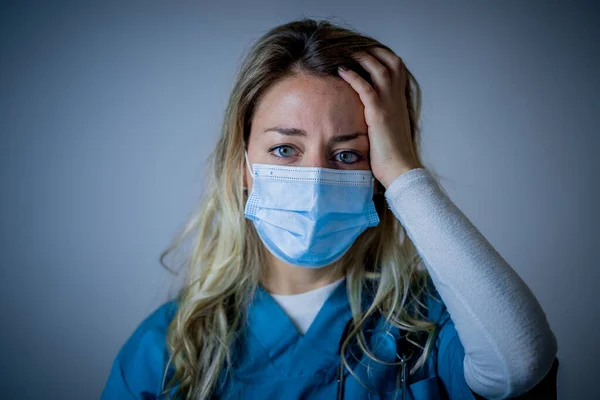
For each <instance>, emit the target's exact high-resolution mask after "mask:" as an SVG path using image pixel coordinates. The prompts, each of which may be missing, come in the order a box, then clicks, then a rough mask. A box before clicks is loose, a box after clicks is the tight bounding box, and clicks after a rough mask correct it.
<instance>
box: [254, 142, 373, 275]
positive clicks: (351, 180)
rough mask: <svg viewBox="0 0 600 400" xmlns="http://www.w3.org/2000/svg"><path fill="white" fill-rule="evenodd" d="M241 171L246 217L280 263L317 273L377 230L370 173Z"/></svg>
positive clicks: (260, 168) (256, 168)
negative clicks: (245, 181) (249, 180)
mask: <svg viewBox="0 0 600 400" xmlns="http://www.w3.org/2000/svg"><path fill="white" fill-rule="evenodd" d="M246 165H247V166H248V170H249V171H250V174H251V175H252V177H253V184H252V191H251V192H250V194H249V196H248V201H247V203H246V209H245V212H244V214H245V216H246V218H248V219H249V220H251V221H252V222H253V223H254V226H255V228H256V230H257V232H258V235H259V236H260V238H261V240H262V242H263V243H264V244H265V246H266V248H267V249H268V250H269V251H270V252H271V253H273V255H275V256H276V257H278V258H279V259H281V260H283V261H285V262H287V263H290V264H293V265H298V266H302V267H307V268H320V267H324V266H326V265H329V264H331V263H332V262H334V261H337V260H338V259H340V258H341V257H342V256H343V255H344V254H345V253H346V252H347V251H348V249H349V248H350V246H351V245H352V243H354V241H355V240H356V238H357V237H358V236H359V235H360V234H361V233H363V232H364V231H365V230H366V229H367V228H369V227H372V226H376V225H377V224H379V216H378V215H377V211H376V210H375V204H374V203H373V187H374V178H373V173H372V172H371V171H358V170H338V169H329V168H319V167H291V166H280V165H267V164H253V168H252V169H251V168H250V163H249V161H248V155H247V154H246Z"/></svg>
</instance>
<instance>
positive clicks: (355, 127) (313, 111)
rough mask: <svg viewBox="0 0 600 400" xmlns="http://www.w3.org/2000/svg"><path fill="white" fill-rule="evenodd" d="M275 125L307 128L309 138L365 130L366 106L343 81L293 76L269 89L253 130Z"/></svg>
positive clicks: (260, 104) (257, 112) (258, 111)
mask: <svg viewBox="0 0 600 400" xmlns="http://www.w3.org/2000/svg"><path fill="white" fill-rule="evenodd" d="M273 126H281V127H294V128H299V129H304V130H306V131H307V133H308V135H314V134H317V135H318V134H323V135H334V134H340V133H348V132H355V131H363V130H364V131H366V123H365V120H364V106H363V104H362V102H361V100H360V97H359V96H358V94H357V93H356V92H355V91H354V89H352V87H351V86H350V85H349V84H348V83H347V82H345V81H343V80H342V79H341V78H336V77H316V76H314V75H308V74H298V75H293V76H289V77H286V78H283V79H281V80H279V81H277V82H276V83H274V84H273V85H272V86H271V87H269V88H268V89H267V90H266V91H265V93H264V94H263V96H262V98H261V99H260V101H259V104H258V106H257V108H256V110H255V113H254V116H253V119H252V131H258V130H260V131H261V132H262V130H264V129H266V128H270V127H273Z"/></svg>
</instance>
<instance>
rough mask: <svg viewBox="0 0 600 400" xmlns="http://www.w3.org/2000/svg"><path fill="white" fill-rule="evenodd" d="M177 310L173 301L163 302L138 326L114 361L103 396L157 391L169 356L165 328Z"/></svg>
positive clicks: (127, 396)
mask: <svg viewBox="0 0 600 400" xmlns="http://www.w3.org/2000/svg"><path fill="white" fill-rule="evenodd" d="M176 311H177V303H176V301H175V300H173V301H170V302H167V303H164V304H163V305H161V306H160V307H158V308H157V309H156V310H154V311H153V312H152V313H151V314H150V315H149V316H147V317H146V318H145V319H144V320H143V321H142V322H141V323H140V324H139V325H138V326H137V328H136V329H135V331H134V332H133V334H132V335H131V336H130V337H129V338H128V339H127V341H126V342H125V344H124V345H123V346H122V347H121V349H120V350H119V352H118V354H117V356H116V358H115V360H114V362H113V365H112V369H111V371H110V375H109V378H108V382H107V383H106V387H105V388H104V392H103V394H102V398H103V399H109V398H139V397H143V396H144V395H148V394H152V395H156V394H158V393H159V392H160V390H161V384H162V379H163V373H164V368H165V366H166V364H167V362H168V359H169V353H168V349H167V342H166V338H167V331H168V328H169V325H170V324H171V320H172V319H173V317H174V315H175V313H176Z"/></svg>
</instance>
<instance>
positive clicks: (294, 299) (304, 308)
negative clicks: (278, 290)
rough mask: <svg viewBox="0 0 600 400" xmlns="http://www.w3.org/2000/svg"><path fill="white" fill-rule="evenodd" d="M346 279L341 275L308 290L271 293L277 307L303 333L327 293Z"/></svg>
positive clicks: (321, 305)
mask: <svg viewBox="0 0 600 400" xmlns="http://www.w3.org/2000/svg"><path fill="white" fill-rule="evenodd" d="M344 279H346V278H345V277H342V278H340V279H338V280H337V281H335V282H332V283H330V284H328V285H326V286H323V287H320V288H317V289H313V290H309V291H308V292H304V293H299V294H271V297H273V299H275V301H276V302H277V304H279V307H281V308H282V309H283V311H285V313H286V314H287V315H288V317H290V319H291V320H292V322H293V323H294V325H295V326H296V328H297V329H298V332H300V334H301V335H304V334H305V333H306V331H307V330H308V328H309V327H310V325H311V324H312V322H313V321H314V320H315V317H316V316H317V314H318V313H319V311H320V310H321V307H323V304H325V301H326V300H327V298H328V297H329V295H330V294H331V293H332V292H333V291H334V290H335V288H337V287H338V285H339V284H340V283H342V281H344Z"/></svg>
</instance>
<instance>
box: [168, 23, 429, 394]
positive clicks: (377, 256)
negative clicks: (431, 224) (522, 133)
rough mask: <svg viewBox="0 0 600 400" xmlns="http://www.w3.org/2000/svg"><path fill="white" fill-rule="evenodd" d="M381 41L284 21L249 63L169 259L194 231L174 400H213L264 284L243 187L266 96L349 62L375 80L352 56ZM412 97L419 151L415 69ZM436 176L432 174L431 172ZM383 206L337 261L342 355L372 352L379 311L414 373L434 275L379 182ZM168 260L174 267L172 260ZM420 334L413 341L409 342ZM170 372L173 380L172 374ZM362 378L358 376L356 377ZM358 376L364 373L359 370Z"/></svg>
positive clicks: (262, 252) (425, 339)
mask: <svg viewBox="0 0 600 400" xmlns="http://www.w3.org/2000/svg"><path fill="white" fill-rule="evenodd" d="M373 47H383V48H385V49H388V50H390V51H392V50H391V49H390V48H389V47H387V46H385V45H383V44H381V43H380V42H378V41H377V40H375V39H373V38H371V37H369V36H365V35H363V34H360V33H358V32H356V31H354V30H352V29H350V28H346V27H343V26H340V25H339V24H334V23H332V22H330V21H327V20H320V21H317V20H313V19H306V18H305V19H301V20H295V21H292V22H289V23H286V24H284V25H280V26H277V27H275V28H273V29H271V30H269V31H268V32H267V33H266V34H264V35H263V36H262V37H261V38H260V39H259V40H258V41H257V42H256V43H255V44H254V45H253V46H252V47H251V49H250V51H249V53H248V54H247V56H246V57H245V59H244V61H243V62H242V65H241V68H240V69H239V71H238V75H237V78H236V80H235V84H234V87H233V90H232V92H231V96H230V98H229V102H228V105H227V108H226V112H225V118H224V121H223V125H222V130H221V136H220V138H219V140H218V143H217V145H216V148H215V149H214V152H213V153H212V154H211V157H210V164H209V167H210V171H211V175H210V176H209V177H208V182H207V189H206V191H205V193H204V196H203V199H202V201H201V203H200V205H199V207H198V209H197V210H196V212H195V213H194V214H193V216H192V217H191V219H190V221H189V222H188V223H187V225H186V226H185V228H184V229H183V230H182V232H180V234H179V235H178V237H177V238H176V239H175V240H174V242H173V244H172V245H171V246H170V247H169V248H168V249H167V250H165V251H164V252H163V253H162V255H161V263H163V265H165V264H164V262H163V260H164V258H165V257H166V256H167V255H168V254H169V253H171V252H172V251H173V250H175V249H177V248H178V247H179V246H180V245H181V244H182V242H183V241H184V240H185V238H187V237H190V236H193V240H192V244H193V245H192V247H193V248H192V249H191V251H190V252H189V256H188V258H187V260H186V262H185V264H186V265H185V266H186V272H187V273H186V280H185V284H184V287H183V288H182V289H181V291H180V292H179V294H178V296H177V311H176V313H175V315H174V317H173V319H172V321H171V323H170V326H169V329H168V333H167V346H168V350H169V354H170V358H169V361H168V363H167V366H166V368H165V374H164V376H163V388H165V387H166V388H165V390H164V393H163V394H168V393H169V391H170V390H172V389H173V388H174V387H175V386H177V390H176V392H175V397H176V398H180V397H183V398H186V399H192V398H193V399H208V398H209V397H210V396H211V394H212V393H213V390H215V388H216V386H217V382H218V381H219V375H220V373H221V372H222V371H223V369H224V368H228V367H229V366H231V365H232V363H231V360H232V358H231V356H232V354H231V350H232V344H233V342H234V341H235V339H236V336H237V334H238V333H239V332H240V330H241V327H242V326H243V321H244V318H245V317H246V310H247V309H248V304H249V303H250V301H251V300H252V298H253V296H254V292H255V290H256V288H257V287H258V285H259V284H260V281H261V273H262V271H263V269H264V268H263V266H265V265H267V262H268V261H267V260H268V257H267V253H266V251H267V250H266V249H265V247H264V245H263V244H262V242H261V241H260V239H259V237H258V234H257V232H256V230H255V229H254V226H253V224H252V223H250V221H248V220H246V219H245V218H244V208H245V204H246V200H247V196H248V194H247V192H246V191H244V189H243V186H244V185H243V174H244V169H245V164H244V163H245V158H244V151H245V149H246V148H247V144H248V139H249V134H250V126H251V123H252V116H253V112H254V109H255V107H256V105H257V104H258V101H259V100H260V98H261V95H262V94H263V93H265V91H266V90H267V89H268V88H269V87H270V86H271V85H273V84H274V83H275V82H277V81H278V80H279V79H282V78H283V77H286V76H290V75H293V74H296V73H299V72H303V73H309V74H313V75H314V76H318V77H327V76H335V77H338V74H337V68H338V66H339V65H346V66H348V67H350V68H352V69H353V70H354V71H356V72H357V73H359V75H361V76H362V77H363V78H364V79H366V80H367V82H369V83H372V81H371V78H370V76H369V74H368V73H367V72H366V71H365V70H364V69H363V68H362V67H361V66H360V64H358V63H357V62H356V61H355V60H354V59H353V58H352V57H351V55H352V54H353V53H354V52H357V51H367V50H369V49H371V48H373ZM407 75H408V83H407V85H406V93H405V96H406V99H407V103H408V111H409V118H410V126H411V130H412V131H411V134H412V143H413V145H414V152H415V154H416V157H417V162H418V163H419V165H420V167H421V168H425V167H424V166H423V164H422V162H421V157H420V143H419V139H420V136H419V126H418V121H419V112H420V107H421V91H420V88H419V85H418V83H417V81H416V80H415V78H414V76H413V75H412V74H411V73H410V72H408V74H407ZM432 173H433V171H432ZM377 185H379V193H380V195H378V196H377V195H376V196H375V204H376V208H377V212H378V213H379V217H380V223H379V225H377V226H376V227H372V228H369V229H367V230H366V231H365V232H364V233H363V234H362V235H360V236H359V237H358V238H357V240H356V241H355V242H354V244H353V245H352V246H351V248H350V249H349V250H348V252H347V253H346V254H345V255H344V256H343V257H342V258H341V259H340V260H339V261H337V262H336V265H335V269H336V271H339V270H337V268H340V269H341V272H342V273H344V274H345V276H346V278H347V294H348V298H349V302H350V305H351V310H352V319H353V325H352V328H351V330H350V332H349V334H348V335H347V338H346V340H345V341H344V343H343V345H342V349H341V356H342V359H343V362H344V365H345V367H346V368H348V369H349V370H350V372H351V373H353V372H352V368H351V367H350V363H349V362H348V360H347V359H346V356H345V354H346V349H347V348H348V346H349V344H350V343H351V342H353V341H354V343H357V344H358V345H359V346H360V349H361V350H362V351H363V352H364V353H365V354H367V355H368V356H369V357H370V358H372V359H374V360H377V359H376V358H375V356H374V355H373V354H372V353H371V352H370V351H369V349H368V346H367V344H366V339H365V337H364V336H363V333H362V330H361V327H362V326H363V324H364V323H365V321H367V320H368V319H369V318H370V317H372V316H376V315H381V316H382V317H384V318H385V319H386V320H387V321H388V322H389V323H390V324H391V325H392V326H395V327H398V328H400V329H402V330H403V331H405V332H407V335H406V337H407V339H408V340H409V342H411V343H413V344H414V345H416V346H418V347H419V348H420V349H421V350H422V351H421V352H420V356H419V357H418V359H417V360H416V362H415V363H414V365H413V367H412V368H411V369H410V372H409V373H410V374H413V373H414V372H416V371H417V369H418V368H420V367H422V366H424V365H425V362H426V359H427V357H428V354H429V352H430V351H431V348H432V346H433V343H434V341H435V332H436V326H435V323H434V322H432V321H429V320H427V318H426V317H425V315H426V314H425V313H424V310H425V309H426V308H427V307H426V304H424V302H423V301H421V300H420V298H421V299H422V297H421V296H422V294H423V293H425V292H428V285H427V279H428V274H427V271H426V269H425V268H419V264H420V263H421V261H422V260H421V258H420V256H419V254H418V253H417V251H416V248H415V246H414V245H413V243H412V242H411V240H410V238H409V237H408V235H407V234H406V231H405V230H404V228H403V226H402V225H401V224H400V223H399V221H398V220H397V219H396V218H395V217H394V215H393V214H392V212H391V211H390V210H389V208H388V207H386V204H385V198H384V197H383V196H382V195H381V193H383V191H384V189H383V187H382V186H381V184H380V183H377ZM165 266H166V265H165ZM367 288H371V293H372V296H373V301H372V302H371V303H370V304H369V306H368V307H364V304H363V296H364V293H365V291H366V290H367ZM411 337H412V338H411ZM169 368H171V369H172V371H174V372H173V375H172V378H171V379H170V380H169V382H168V384H167V385H166V386H165V382H166V380H167V379H166V377H167V370H168V369H169ZM353 374H354V373H353ZM354 376H355V377H356V375H354Z"/></svg>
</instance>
